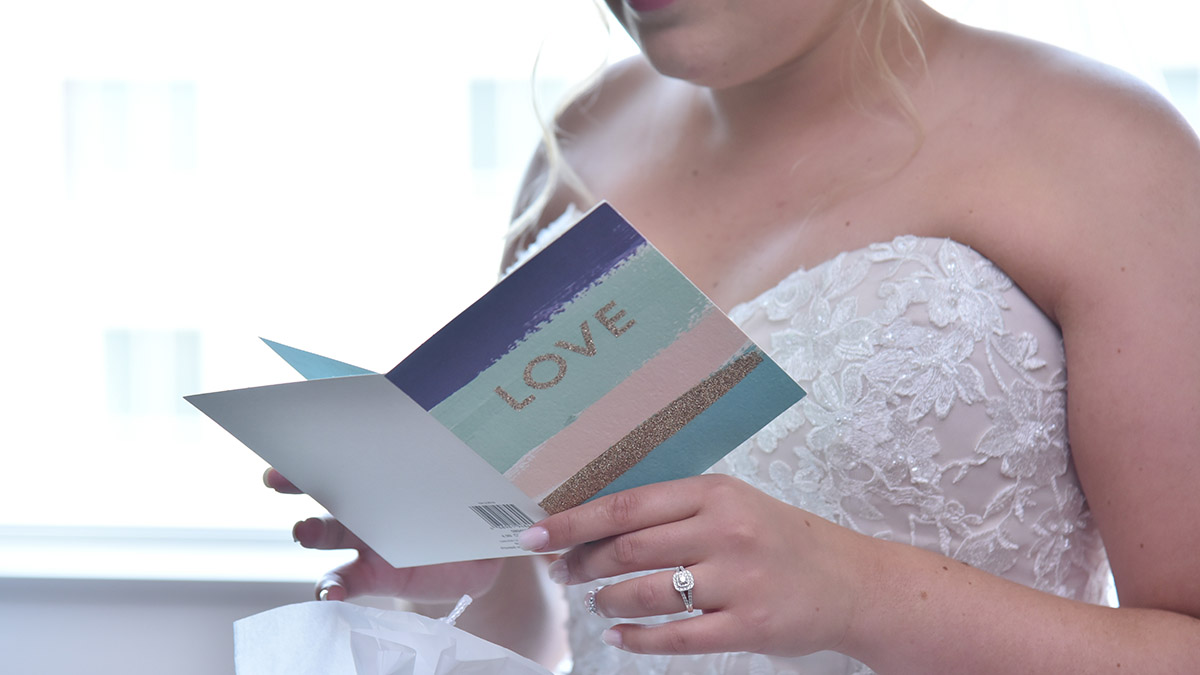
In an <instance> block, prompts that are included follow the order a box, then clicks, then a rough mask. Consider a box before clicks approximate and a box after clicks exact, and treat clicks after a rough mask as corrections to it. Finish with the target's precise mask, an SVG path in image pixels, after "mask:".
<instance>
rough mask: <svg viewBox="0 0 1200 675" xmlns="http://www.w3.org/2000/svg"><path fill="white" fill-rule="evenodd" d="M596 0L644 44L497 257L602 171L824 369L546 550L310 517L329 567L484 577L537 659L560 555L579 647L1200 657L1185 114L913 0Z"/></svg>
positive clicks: (551, 617)
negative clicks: (374, 544) (709, 468)
mask: <svg viewBox="0 0 1200 675" xmlns="http://www.w3.org/2000/svg"><path fill="white" fill-rule="evenodd" d="M607 4H608V6H609V9H610V10H611V11H612V13H613V14H614V15H615V16H616V18H617V20H618V21H619V22H620V23H621V24H622V26H623V27H624V28H625V30H627V31H628V32H629V33H630V35H631V36H632V37H633V39H634V41H635V42H636V43H637V44H638V46H639V47H640V49H641V52H642V53H641V55H640V56H638V57H635V58H633V59H630V60H627V61H625V62H622V63H618V64H616V65H614V66H612V67H610V68H609V69H608V70H607V71H606V72H604V73H603V74H602V75H601V76H600V77H599V78H598V79H597V80H596V81H595V82H593V83H591V85H590V87H589V89H588V90H587V91H586V92H584V93H582V94H581V95H579V96H578V97H576V98H575V99H574V100H573V101H572V102H571V104H570V105H569V106H567V107H566V108H565V110H564V111H563V112H562V114H561V115H560V116H559V119H558V127H557V130H556V133H555V135H554V137H553V138H552V139H551V141H550V142H549V143H547V144H545V145H544V146H543V147H542V148H541V149H540V151H539V153H538V154H537V156H536V157H535V159H534V161H533V163H532V165H531V168H530V171H529V174H528V177H527V182H526V185H525V188H524V189H523V191H522V194H521V195H520V197H519V199H518V202H519V205H518V218H517V224H516V226H515V227H514V230H513V232H512V234H511V236H510V242H509V247H508V250H507V251H506V254H505V261H504V266H505V267H508V266H509V265H510V264H511V263H512V262H513V261H514V260H517V259H518V258H519V257H520V256H521V255H528V254H529V252H530V251H531V247H536V246H537V245H539V244H538V242H545V241H546V240H547V239H548V238H550V237H552V236H553V234H554V232H555V231H557V230H559V229H561V228H563V227H565V226H566V225H569V224H570V222H572V221H573V219H574V218H575V217H577V214H578V213H579V212H580V211H585V210H587V208H589V207H590V206H591V205H592V204H593V203H594V202H595V200H597V199H604V200H607V201H608V202H610V203H611V204H612V205H613V206H614V207H616V208H617V210H619V211H620V212H621V213H622V214H623V215H624V216H626V217H627V218H628V219H629V220H630V222H632V223H634V224H635V225H636V226H637V227H638V228H639V229H640V230H641V231H642V232H643V233H644V234H645V235H646V237H647V238H648V239H649V240H650V241H652V242H653V243H654V244H655V245H656V246H657V247H658V248H659V249H660V250H661V251H663V253H664V254H665V255H666V256H667V257H668V258H670V259H671V260H672V261H673V262H674V263H675V264H677V265H678V266H679V268H680V269H681V270H682V271H683V272H684V273H686V274H687V275H688V276H689V277H690V278H691V279H692V280H693V281H694V282H695V283H696V284H697V285H698V286H699V287H700V288H701V289H702V290H704V291H705V292H706V293H707V294H708V295H709V296H710V297H711V298H712V299H713V300H714V302H715V303H717V304H718V305H719V306H720V307H722V308H723V309H725V310H726V311H727V312H729V313H730V315H731V316H732V317H733V318H734V320H735V321H737V322H738V323H739V324H740V325H741V326H742V327H743V329H745V330H746V331H747V333H749V334H750V335H751V337H753V338H754V339H755V340H756V341H757V342H758V343H759V344H760V345H762V346H763V347H764V348H765V349H767V350H768V351H769V352H770V353H772V355H773V357H774V358H775V359H776V360H777V361H778V362H779V363H780V365H781V366H783V367H784V368H785V369H786V370H787V371H788V372H789V374H790V375H792V376H793V377H794V378H795V379H797V381H799V382H800V383H801V384H802V385H803V386H804V388H805V389H806V390H807V391H808V392H810V395H809V396H808V397H807V398H806V399H805V400H804V401H802V402H801V403H800V404H799V405H797V406H796V407H795V408H793V409H792V410H789V411H788V412H786V413H784V414H783V415H781V416H780V417H779V418H778V419H777V420H776V421H775V422H773V423H772V424H771V425H769V426H768V427H767V428H765V429H764V430H763V431H762V432H760V433H759V434H758V435H756V436H755V437H754V438H752V439H751V440H750V441H748V442H747V443H746V444H744V445H743V446H742V447H741V448H739V449H738V450H737V451H735V452H734V453H733V454H731V455H730V456H729V457H727V458H726V460H725V461H724V462H723V463H722V464H720V465H718V467H716V471H714V472H713V473H712V474H710V475H705V476H700V477H697V478H692V479H686V480H681V481H674V482H670V483H662V484H657V485H652V486H647V487H643V488H638V489H635V490H630V491H627V492H623V493H618V494H615V495H611V496H609V497H606V498H603V499H599V500H595V501H593V502H589V503H586V504H584V505H582V506H579V507H576V508H575V509H571V510H569V511H566V512H563V513H561V514H557V515H554V516H552V517H550V518H549V519H547V520H545V521H543V522H541V523H539V524H537V525H535V526H534V527H533V528H531V529H530V530H528V531H527V532H526V533H525V534H523V535H522V543H523V545H524V546H525V547H526V548H528V549H529V550H530V551H534V552H545V551H559V550H563V549H566V550H567V552H566V553H565V554H563V555H562V556H561V557H555V558H553V559H552V558H551V557H549V556H537V557H529V558H522V559H509V560H506V561H475V562H471V563H460V564H455V565H448V566H438V567H433V568H422V569H407V570H394V569H392V568H390V567H388V566H387V565H386V564H385V563H383V562H382V560H380V559H379V558H378V556H376V555H375V554H374V553H373V552H371V551H370V549H368V548H366V547H365V546H363V545H362V544H361V542H359V541H357V539H356V538H355V537H354V536H353V535H352V534H351V533H349V532H348V531H346V530H345V528H343V527H342V526H341V525H340V524H339V523H337V522H336V521H333V520H330V519H327V518H325V519H319V518H314V519H309V520H307V521H304V522H302V523H298V524H297V526H296V528H295V530H294V532H295V534H296V537H297V539H298V540H299V541H300V543H301V544H303V545H304V546H308V547H313V548H333V547H354V548H358V549H359V550H360V556H359V558H358V559H357V560H356V561H354V562H352V563H350V564H348V565H346V566H344V567H342V568H339V569H337V570H333V571H332V572H330V573H329V574H328V575H327V576H326V577H325V578H324V579H322V580H321V582H320V583H319V585H318V589H319V591H318V592H319V594H320V596H321V597H322V598H327V599H343V598H347V597H351V596H356V595H361V594H376V595H378V594H391V595H395V596H398V597H405V598H408V599H410V600H414V601H417V602H438V601H444V600H450V599H453V598H457V597H458V595H459V594H461V593H464V592H466V593H472V594H474V595H477V596H480V598H479V600H478V602H477V605H476V606H475V607H474V608H473V609H472V614H471V615H468V617H467V618H468V619H473V620H474V621H475V622H476V624H477V625H476V631H477V632H478V633H479V634H480V635H482V636H484V637H487V638H489V639H492V640H494V641H497V642H500V643H502V644H506V645H508V646H510V647H512V648H514V649H517V650H518V651H521V652H523V653H525V654H528V655H532V656H534V657H535V658H542V659H543V660H553V659H554V658H555V654H556V651H555V650H556V647H557V645H558V644H559V642H558V640H557V637H558V629H557V626H558V623H559V622H558V620H557V619H556V617H557V614H556V613H555V611H554V609H553V603H554V602H555V601H557V600H558V594H557V593H554V592H551V593H543V592H542V589H543V588H544V587H545V586H546V585H545V584H543V583H541V580H542V578H543V575H548V576H549V578H550V579H552V580H553V581H556V582H558V583H561V584H565V585H566V588H567V596H568V599H569V600H570V602H569V611H570V619H569V621H568V622H567V627H568V630H567V633H568V637H569V643H570V648H571V657H572V660H573V663H574V672H577V673H615V672H621V673H625V672H629V673H781V674H782V673H796V674H801V673H849V672H869V671H871V670H873V671H876V672H880V673H908V672H918V673H933V672H956V673H957V672H963V673H988V672H997V673H1011V672H1045V673H1069V672H1086V673H1095V672H1107V671H1114V670H1118V669H1121V670H1132V671H1134V672H1156V673H1158V672H1164V673H1165V672H1185V671H1187V670H1188V669H1190V668H1194V661H1195V655H1196V654H1197V653H1200V621H1198V620H1197V618H1198V617H1200V584H1197V583H1196V579H1197V578H1200V557H1198V556H1197V555H1196V551H1197V550H1200V526H1198V525H1197V523H1198V522H1200V497H1197V494H1198V493H1197V492H1196V490H1195V487H1194V486H1196V485H1198V484H1200V452H1198V450H1200V386H1198V385H1197V383H1198V382H1200V350H1197V349H1196V343H1195V341H1196V336H1198V335H1200V266H1198V265H1197V264H1196V260H1197V257H1198V256H1200V189H1197V186H1200V145H1198V143H1197V139H1196V137H1195V135H1194V134H1193V133H1192V132H1191V131H1190V129H1188V128H1187V126H1186V125H1185V123H1184V122H1183V121H1182V120H1181V118H1180V117H1179V116H1178V115H1177V114H1176V113H1175V111H1173V110H1172V109H1171V108H1170V107H1169V106H1168V105H1167V104H1165V103H1164V102H1162V101H1161V100H1160V99H1159V98H1158V97H1157V96H1156V95H1155V94H1153V93H1151V92H1149V91H1148V90H1147V89H1146V88H1145V87H1143V86H1142V85H1140V84H1138V83H1137V82H1135V81H1133V80H1132V79H1131V78H1129V77H1127V76H1124V75H1122V74H1121V73H1119V72H1116V71H1113V70H1111V69H1108V68H1106V67H1103V66H1100V65H1098V64H1096V63H1093V62H1090V61H1088V60H1086V59H1084V58H1082V57H1079V56H1077V55H1074V54H1071V53H1067V52H1063V51H1060V50H1057V49H1054V48H1051V47H1049V46H1046V45H1042V44H1037V43H1033V42H1030V41H1026V40H1022V39H1017V38H1014V37H1011V36H1006V35H1002V34H996V33H989V32H986V31H982V30H978V29H975V28H970V27H967V26H963V25H960V24H957V23H955V22H953V21H952V20H950V19H947V18H945V17H943V16H941V15H939V14H937V13H936V12H934V11H933V10H932V9H931V8H929V7H927V6H926V5H924V4H923V3H921V2H919V1H917V0H808V1H806V2H786V1H782V0H743V1H742V2H730V1H729V0H607ZM1068 383H1069V384H1068ZM266 480H267V484H268V485H269V486H271V487H274V488H276V489H279V490H281V491H290V490H293V489H294V488H292V486H291V485H290V484H289V483H287V481H286V479H284V478H283V477H282V476H280V475H279V474H278V473H276V472H274V471H268V474H267V477H266ZM547 563H548V566H547ZM1110 567H1111V571H1112V575H1113V578H1114V579H1115V581H1116V587H1117V591H1118V593H1119V597H1120V605H1121V606H1120V608H1119V609H1114V608H1109V607H1107V606H1104V605H1103V604H1102V601H1103V597H1104V588H1105V583H1106V581H1107V579H1108V571H1109V569H1110ZM679 568H683V569H684V570H686V571H687V572H688V573H690V575H691V579H692V583H693V587H692V588H691V589H690V591H687V592H686V593H681V592H680V591H679V590H677V588H676V587H675V586H674V585H673V577H674V574H673V573H674V572H675V571H677V570H679ZM687 593H690V597H691V600H692V602H694V607H695V609H696V610H698V611H697V612H694V613H691V614H689V613H687V612H685V611H684V609H685V602H686V601H687V598H686V597H685V596H686V595H687ZM460 625H462V626H466V624H464V623H460Z"/></svg>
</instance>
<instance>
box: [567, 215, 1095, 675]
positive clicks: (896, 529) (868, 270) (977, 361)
mask: <svg viewBox="0 0 1200 675" xmlns="http://www.w3.org/2000/svg"><path fill="white" fill-rule="evenodd" d="M730 315H731V317H732V318H733V319H734V321H736V322H737V323H738V324H739V325H741V326H742V328H743V329H744V330H745V331H746V332H747V333H748V334H749V335H750V336H751V337H752V338H754V339H755V341H756V342H758V344H759V345H760V346H762V347H763V348H764V349H765V350H766V351H767V352H769V353H770V354H772V356H773V357H774V358H775V359H776V361H777V362H778V363H779V364H780V366H782V367H783V368H784V369H785V370H786V371H787V372H788V373H789V374H791V375H792V376H793V377H794V378H795V379H796V380H797V381H798V382H800V384H801V385H802V386H803V387H804V388H805V390H806V391H808V392H809V395H808V396H807V397H806V398H805V399H804V400H802V401H801V402H800V403H799V404H797V405H796V406H795V407H793V408H792V409H790V410H788V411H787V412H785V413H784V414H783V415H781V416H779V417H778V418H777V419H776V420H775V421H774V422H772V423H771V424H770V425H768V426H767V427H766V428H765V429H763V430H762V431H761V432H759V433H758V434H757V435H755V436H754V437H753V438H752V439H750V440H749V441H747V442H746V443H744V444H742V446H741V447H739V448H738V449H737V450H735V451H734V452H733V453H731V454H730V455H729V456H728V457H726V458H725V460H723V461H722V462H721V463H720V464H718V465H717V466H716V467H714V469H713V470H714V471H721V472H724V473H729V474H732V475H734V476H737V477H739V478H741V479H743V480H745V481H747V482H749V483H750V484H752V485H754V486H756V487H758V488H759V489H761V490H763V491H764V492H766V493H768V494H770V495H772V496H774V497H776V498H778V499H781V500H783V501H786V502H788V503H790V504H792V505H795V506H798V507H800V508H803V509H806V510H808V511H811V512H813V513H815V514H817V515H819V516H822V517H824V518H827V519H829V520H831V521H833V522H835V523H838V524H841V525H844V526H846V527H850V528H853V529H855V530H857V531H859V532H863V533H866V534H869V535H872V536H876V537H881V538H885V539H890V540H894V541H901V542H907V543H910V544H912V545H915V546H919V547H922V548H926V549H929V550H932V551H937V552H940V553H943V554H945V555H948V556H951V557H954V558H957V559H959V560H962V561H965V562H967V563H970V564H971V565H974V566H976V567H979V568H981V569H984V570H987V571H989V572H992V573H995V574H998V575H1001V576H1004V577H1007V578H1009V579H1011V580H1014V581H1017V582H1020V583H1023V584H1026V585H1029V586H1032V587H1034V588H1038V589H1041V590H1044V591H1048V592H1051V593H1055V594H1058V595H1062V596H1067V597H1071V598H1076V599H1080V600H1085V601H1090V602H1102V601H1103V600H1104V597H1105V587H1106V582H1107V578H1108V577H1107V565H1106V562H1105V557H1104V553H1103V549H1102V545H1101V542H1100V538H1099V536H1098V533H1097V532H1096V531H1095V528H1094V527H1093V525H1092V522H1091V519H1090V517H1089V513H1088V510H1087V505H1086V502H1085V500H1084V497H1083V494H1082V492H1081V491H1080V487H1079V481H1078V479H1077V478H1076V476H1075V472H1074V469H1073V467H1072V464H1071V459H1070V452H1069V447H1068V444H1067V436H1066V372H1065V367H1064V357H1063V352H1062V339H1061V335H1060V333H1059V331H1058V329H1057V327H1056V326H1055V325H1054V324H1053V323H1052V322H1051V321H1050V320H1049V319H1048V318H1047V317H1046V316H1045V315H1044V314H1043V313H1042V312H1041V311H1040V310H1039V309H1038V307H1037V306H1036V305H1035V304H1033V302H1032V301H1031V300H1030V299H1029V298H1028V297H1026V296H1025V295H1024V294H1023V293H1022V292H1021V290H1020V289H1019V288H1017V287H1016V286H1015V285H1014V284H1013V282H1012V280H1011V279H1009V278H1008V277H1007V276H1006V275H1005V274H1004V273H1003V272H1001V271H1000V270H999V269H997V268H996V267H995V266H994V265H993V264H992V263H991V262H990V261H988V260H987V259H986V258H984V257H983V256H982V255H980V254H979V253H977V252H975V251H973V250H972V249H970V248H968V247H966V246H963V245H961V244H958V243H955V242H953V241H949V240H943V239H928V238H917V237H911V236H907V237H899V238H897V239H895V240H893V241H891V242H889V243H882V244H875V245H872V246H869V247H867V248H865V249H861V250H858V251H853V252H849V253H843V254H841V255H839V256H837V257H836V258H834V259H832V260H829V261H827V262H825V263H822V264H820V265H818V266H817V267H814V268H813V269H811V270H800V271H797V272H795V273H793V274H792V275H790V276H789V277H788V278H786V279H784V280H783V281H782V282H780V283H779V285H777V286H776V287H775V288H773V289H771V290H769V291H767V292H766V293H764V294H763V295H761V296H760V297H758V298H756V299H754V300H751V301H750V302H747V303H744V304H742V305H739V306H738V307H736V308H735V309H733V310H732V311H731V312H730ZM764 536H767V535H764ZM797 572H798V573H801V574H802V573H803V570H797ZM590 587H591V586H576V587H572V588H569V589H568V591H567V594H568V597H569V600H570V603H571V618H570V622H569V634H570V641H571V647H572V653H573V656H574V670H573V671H572V672H573V673H577V674H579V675H593V674H595V675H599V674H605V675H607V674H610V673H644V674H647V675H649V674H655V675H682V674H685V673H686V674H695V675H717V674H722V675H724V674H733V673H737V674H752V675H771V674H776V675H784V674H785V673H786V674H789V675H811V674H820V675H828V674H832V673H861V672H869V671H868V670H867V669H866V668H865V667H863V666H862V665H861V664H858V663H857V662H855V661H852V660H851V659H848V658H846V657H843V656H841V655H839V654H834V653H821V654H815V655H812V656H809V657H806V658H800V659H783V658H770V657H766V656H762V655H752V654H720V655H706V656H698V657H659V656H638V655H633V654H629V653H626V652H622V651H620V650H617V649H613V648H611V647H607V646H605V645H603V644H602V642H601V640H600V633H601V632H602V631H603V630H604V629H605V628H607V627H608V626H609V625H611V624H612V623H614V622H613V621H611V620H606V619H602V618H599V617H595V616H592V615H589V614H587V612H586V611H584V609H583V607H584V605H583V599H584V594H585V593H586V592H587V590H588V589H589V588H590ZM672 618H677V617H672Z"/></svg>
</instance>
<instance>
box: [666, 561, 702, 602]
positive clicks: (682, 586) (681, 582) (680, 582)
mask: <svg viewBox="0 0 1200 675" xmlns="http://www.w3.org/2000/svg"><path fill="white" fill-rule="evenodd" d="M671 583H672V584H674V585H675V590H677V591H679V597H681V598H683V606H684V607H686V608H687V611H688V612H689V613H690V612H691V611H692V589H693V588H695V587H696V579H695V578H694V577H692V573H691V572H689V571H687V570H685V569H683V566H682V565H680V566H679V567H676V568H675V574H673V575H672V576H671Z"/></svg>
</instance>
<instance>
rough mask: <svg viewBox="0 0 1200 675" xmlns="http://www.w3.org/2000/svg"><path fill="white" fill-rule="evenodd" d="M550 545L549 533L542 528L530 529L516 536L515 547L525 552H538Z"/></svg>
mask: <svg viewBox="0 0 1200 675" xmlns="http://www.w3.org/2000/svg"><path fill="white" fill-rule="evenodd" d="M549 543H550V533H549V532H547V531H546V528H544V527H531V528H529V529H528V530H525V531H524V532H522V533H521V534H519V535H517V545H518V546H520V547H521V548H523V549H525V550H526V551H540V550H542V549H543V548H545V547H546V544H549Z"/></svg>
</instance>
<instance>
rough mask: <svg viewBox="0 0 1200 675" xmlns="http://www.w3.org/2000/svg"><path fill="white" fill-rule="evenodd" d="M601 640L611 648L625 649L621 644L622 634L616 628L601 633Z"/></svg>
mask: <svg viewBox="0 0 1200 675" xmlns="http://www.w3.org/2000/svg"><path fill="white" fill-rule="evenodd" d="M600 640H601V641H602V642H604V644H606V645H608V646H609V647H616V648H617V649H624V648H625V646H624V645H622V644H621V633H620V631H618V630H616V629H615V628H609V629H608V630H606V631H604V632H603V633H601V634H600Z"/></svg>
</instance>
